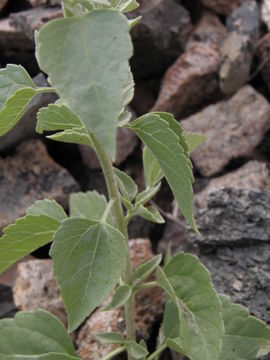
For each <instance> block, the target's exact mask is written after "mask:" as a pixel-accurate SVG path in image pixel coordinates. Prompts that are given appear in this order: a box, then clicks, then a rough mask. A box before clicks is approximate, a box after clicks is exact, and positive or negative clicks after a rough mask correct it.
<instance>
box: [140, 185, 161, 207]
mask: <svg viewBox="0 0 270 360" xmlns="http://www.w3.org/2000/svg"><path fill="white" fill-rule="evenodd" d="M160 186H161V183H158V184H157V185H156V186H154V187H148V188H146V189H145V190H144V191H142V192H141V193H139V194H138V195H137V197H136V206H140V205H144V204H145V203H147V202H148V201H149V200H151V199H152V198H153V197H154V196H155V195H156V194H157V193H158V192H159V189H160Z"/></svg>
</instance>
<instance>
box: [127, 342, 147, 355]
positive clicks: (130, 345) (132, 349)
mask: <svg viewBox="0 0 270 360" xmlns="http://www.w3.org/2000/svg"><path fill="white" fill-rule="evenodd" d="M126 346H127V351H128V353H129V354H130V356H131V357H132V358H134V359H141V358H144V357H145V356H147V355H148V351H147V349H145V347H144V346H142V345H140V344H137V343H136V342H135V341H133V340H129V341H126Z"/></svg>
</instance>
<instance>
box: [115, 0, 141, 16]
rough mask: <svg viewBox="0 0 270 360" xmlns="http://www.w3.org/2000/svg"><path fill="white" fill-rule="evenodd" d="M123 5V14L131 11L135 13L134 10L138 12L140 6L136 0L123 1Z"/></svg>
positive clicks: (121, 8)
mask: <svg viewBox="0 0 270 360" xmlns="http://www.w3.org/2000/svg"><path fill="white" fill-rule="evenodd" d="M122 3H123V4H121V6H120V10H121V11H122V12H123V13H127V12H130V11H133V10H136V9H137V8H138V7H139V6H140V4H138V3H137V1H136V0H127V1H126V0H125V1H122Z"/></svg>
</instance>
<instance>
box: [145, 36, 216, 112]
mask: <svg viewBox="0 0 270 360" xmlns="http://www.w3.org/2000/svg"><path fill="white" fill-rule="evenodd" d="M219 61H220V56H219V52H218V50H217V49H215V48H213V47H212V46H210V45H209V44H204V43H199V42H198V43H195V44H193V45H192V46H190V47H189V48H188V50H187V51H186V52H185V53H184V54H183V55H181V56H180V57H179V58H178V60H177V61H176V62H175V63H174V64H173V65H172V66H171V67H170V68H169V69H168V70H167V72H166V74H165V76H164V78H163V80H162V85H161V89H160V93H159V97H158V99H157V101H156V103H155V105H154V107H153V108H152V110H153V111H167V112H171V113H173V114H174V116H175V117H177V118H183V117H184V116H187V115H189V114H190V113H192V112H194V111H195V110H196V109H198V108H200V107H201V106H202V105H203V104H205V103H207V102H209V101H210V100H211V101H213V99H215V98H216V95H217V93H218V77H217V73H218V67H219Z"/></svg>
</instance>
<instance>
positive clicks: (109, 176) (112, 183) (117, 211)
mask: <svg viewBox="0 0 270 360" xmlns="http://www.w3.org/2000/svg"><path fill="white" fill-rule="evenodd" d="M90 137H91V139H92V142H93V145H94V148H95V150H96V153H97V156H98V158H99V161H100V164H101V167H102V170H103V174H104V177H105V181H106V185H107V189H108V193H109V197H110V200H111V201H112V202H113V205H112V212H113V216H114V220H115V223H116V226H117V229H118V230H119V231H120V232H121V233H122V234H123V235H124V237H125V239H126V242H127V247H128V232H127V225H126V221H125V217H124V213H123V208H122V204H121V198H120V194H119V190H118V186H117V181H116V177H115V174H114V170H113V165H112V161H111V159H110V156H109V155H108V154H107V152H106V151H105V149H104V148H103V146H102V145H101V144H100V142H99V140H98V139H97V138H96V137H95V136H94V135H93V134H92V133H91V134H90ZM128 249H129V247H128ZM125 280H126V283H127V284H128V285H129V286H131V287H132V286H133V272H132V266H131V259H130V255H128V258H127V266H126V272H125ZM134 317H135V316H134V297H133V296H131V297H130V299H129V301H128V302H127V303H126V305H125V320H126V329H127V339H128V340H135V325H134ZM129 360H132V358H131V357H130V356H129Z"/></svg>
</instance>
